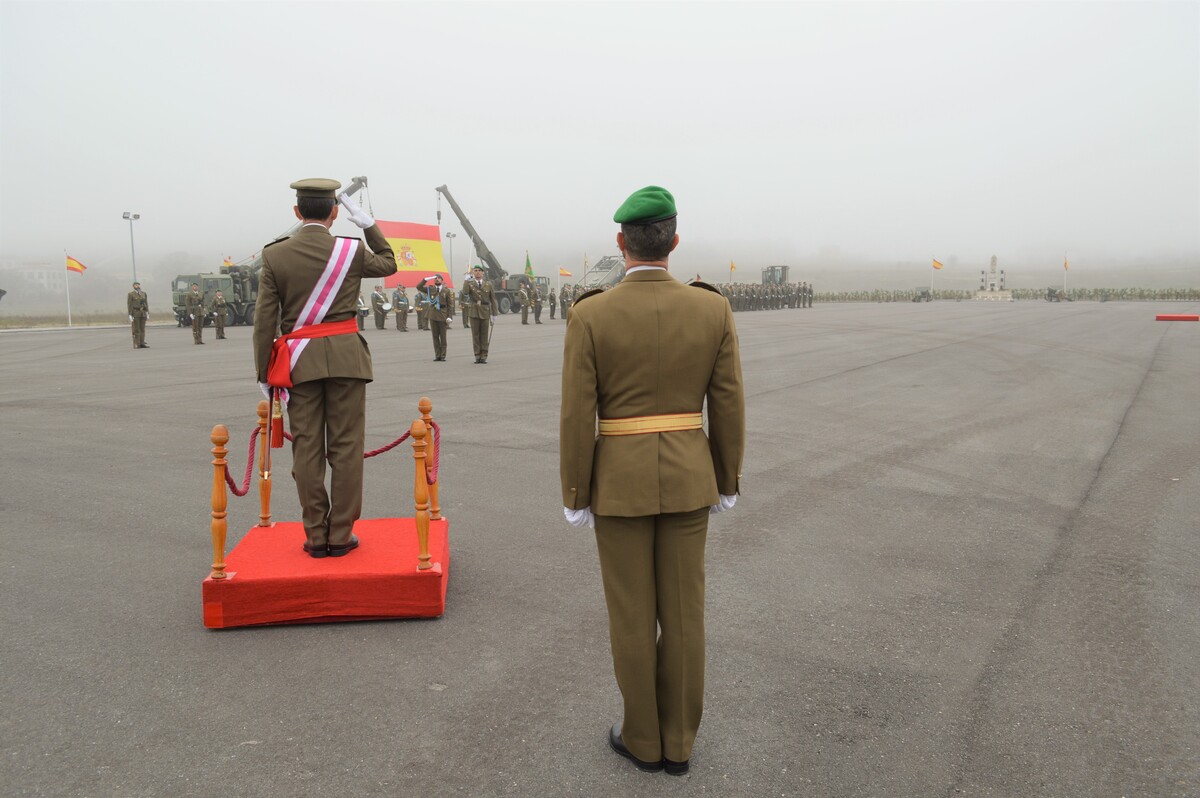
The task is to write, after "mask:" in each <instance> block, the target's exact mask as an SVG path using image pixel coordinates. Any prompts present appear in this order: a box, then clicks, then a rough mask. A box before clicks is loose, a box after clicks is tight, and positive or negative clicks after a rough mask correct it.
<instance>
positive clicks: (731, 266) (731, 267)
mask: <svg viewBox="0 0 1200 798" xmlns="http://www.w3.org/2000/svg"><path fill="white" fill-rule="evenodd" d="M729 271H731V272H736V271H737V264H736V263H734V262H733V261H732V260H730V261H729Z"/></svg>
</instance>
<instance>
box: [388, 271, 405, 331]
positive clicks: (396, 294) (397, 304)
mask: <svg viewBox="0 0 1200 798" xmlns="http://www.w3.org/2000/svg"><path fill="white" fill-rule="evenodd" d="M392 312H393V313H395V314H396V329H397V330H399V331H400V332H408V291H407V290H405V288H404V283H400V285H398V286H396V288H395V290H393V291H392Z"/></svg>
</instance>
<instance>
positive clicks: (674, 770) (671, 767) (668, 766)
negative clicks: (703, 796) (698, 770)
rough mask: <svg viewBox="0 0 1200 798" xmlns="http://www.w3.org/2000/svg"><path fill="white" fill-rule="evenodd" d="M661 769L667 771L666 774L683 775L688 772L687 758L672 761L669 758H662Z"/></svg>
mask: <svg viewBox="0 0 1200 798" xmlns="http://www.w3.org/2000/svg"><path fill="white" fill-rule="evenodd" d="M663 769H664V770H666V771H667V775H668V776H685V775H687V772H688V760H686V759H685V760H683V761H682V762H673V761H671V760H670V759H663Z"/></svg>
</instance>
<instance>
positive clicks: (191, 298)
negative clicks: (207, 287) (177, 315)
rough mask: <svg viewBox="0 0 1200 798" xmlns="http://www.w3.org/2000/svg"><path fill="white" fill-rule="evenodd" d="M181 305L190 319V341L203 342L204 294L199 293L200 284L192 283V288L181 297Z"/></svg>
mask: <svg viewBox="0 0 1200 798" xmlns="http://www.w3.org/2000/svg"><path fill="white" fill-rule="evenodd" d="M183 306H184V308H185V309H186V310H187V314H188V318H189V319H191V320H192V343H194V344H203V343H204V341H203V340H202V339H203V337H204V333H203V331H204V294H201V293H200V284H199V283H192V290H191V291H188V292H187V295H186V296H184V298H183Z"/></svg>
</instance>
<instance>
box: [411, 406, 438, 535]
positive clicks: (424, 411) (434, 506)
mask: <svg viewBox="0 0 1200 798" xmlns="http://www.w3.org/2000/svg"><path fill="white" fill-rule="evenodd" d="M417 409H418V410H420V411H421V421H422V423H424V424H425V431H426V432H427V433H429V443H430V446H432V445H433V417H432V416H431V415H430V413H432V412H433V402H431V401H429V397H428V396H422V397H421V401H419V402H417ZM438 444H439V445H440V444H441V439H440V436H439V439H438ZM425 469H426V470H427V471H428V472H429V474H430V476H432V475H433V457H432V455H431V456H429V457H427V458H425ZM441 518H442V505H441V503H440V502H439V501H438V481H437V480H434V481H433V482H431V483H430V484H429V520H431V521H440V520H441Z"/></svg>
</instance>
